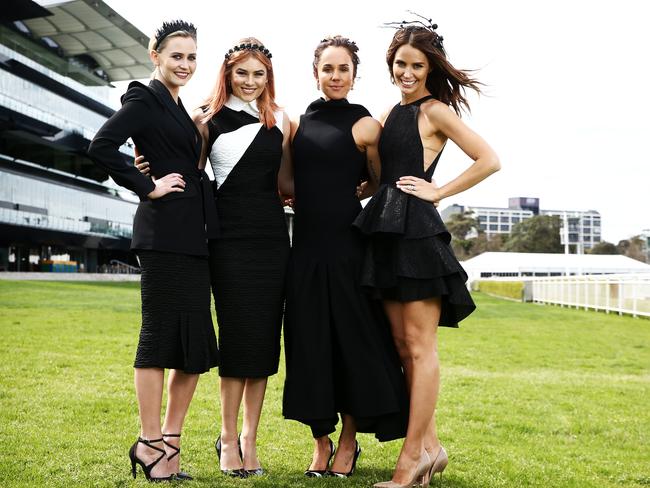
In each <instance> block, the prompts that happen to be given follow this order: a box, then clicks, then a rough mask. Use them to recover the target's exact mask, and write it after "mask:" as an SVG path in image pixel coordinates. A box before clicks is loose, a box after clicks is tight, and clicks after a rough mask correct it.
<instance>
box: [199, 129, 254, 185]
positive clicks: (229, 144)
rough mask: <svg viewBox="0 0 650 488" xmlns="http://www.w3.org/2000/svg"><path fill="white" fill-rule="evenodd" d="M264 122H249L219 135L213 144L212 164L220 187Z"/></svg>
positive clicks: (211, 152)
mask: <svg viewBox="0 0 650 488" xmlns="http://www.w3.org/2000/svg"><path fill="white" fill-rule="evenodd" d="M261 127H262V124H260V123H253V124H247V125H244V126H242V127H240V128H239V129H237V130H235V131H232V132H226V133H225V134H221V135H219V137H217V140H216V141H214V144H212V150H211V151H210V164H211V165H212V172H213V173H214V179H215V181H216V183H217V188H219V187H220V186H221V185H223V183H224V182H225V181H226V178H228V175H229V174H230V172H231V171H232V169H233V168H234V167H235V165H236V164H237V163H238V162H239V160H240V159H241V157H242V156H243V155H244V153H245V152H246V150H247V149H248V147H249V146H250V145H251V143H252V142H253V139H255V136H257V133H258V132H259V131H260V128H261Z"/></svg>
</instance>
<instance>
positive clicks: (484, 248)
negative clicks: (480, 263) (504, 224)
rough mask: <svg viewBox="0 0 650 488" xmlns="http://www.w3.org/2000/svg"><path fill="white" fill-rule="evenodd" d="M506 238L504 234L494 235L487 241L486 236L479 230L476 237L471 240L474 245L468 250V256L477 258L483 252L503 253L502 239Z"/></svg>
mask: <svg viewBox="0 0 650 488" xmlns="http://www.w3.org/2000/svg"><path fill="white" fill-rule="evenodd" d="M504 236H505V237H506V239H507V238H508V236H507V235H506V234H494V235H493V236H492V237H490V238H489V239H488V236H487V235H486V234H485V232H483V231H482V230H479V234H478V237H476V238H475V239H473V241H474V244H473V245H472V248H471V250H470V256H469V257H474V256H478V255H479V254H481V253H484V252H500V251H503V250H504V249H503V246H504V239H503V237H504Z"/></svg>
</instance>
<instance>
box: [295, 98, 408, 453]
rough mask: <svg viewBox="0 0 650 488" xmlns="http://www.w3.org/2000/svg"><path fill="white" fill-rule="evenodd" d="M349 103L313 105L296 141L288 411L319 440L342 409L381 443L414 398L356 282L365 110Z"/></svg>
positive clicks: (400, 424)
mask: <svg viewBox="0 0 650 488" xmlns="http://www.w3.org/2000/svg"><path fill="white" fill-rule="evenodd" d="M369 115H370V114H369V113H368V111H367V110H366V109H365V108H364V107H362V106H360V105H354V104H349V103H348V102H347V100H330V101H325V100H323V99H320V100H317V101H315V102H313V103H312V104H311V105H310V106H309V107H308V109H307V112H306V113H305V114H304V115H303V116H302V117H301V119H300V126H299V128H298V131H297V133H296V135H295V138H294V141H293V148H294V168H295V193H296V204H295V209H294V210H295V221H294V231H293V247H292V254H291V259H290V261H289V272H288V277H287V305H286V315H285V323H284V337H285V350H286V351H285V352H286V363H287V375H286V381H285V387H284V403H283V414H284V416H285V417H286V418H288V419H294V420H298V421H300V422H303V423H305V424H307V425H309V426H310V427H311V429H312V433H313V435H314V437H320V436H322V435H326V434H329V433H331V432H333V431H334V429H335V425H336V423H337V421H338V413H346V414H350V415H352V416H353V417H355V420H356V422H357V427H358V429H359V431H360V432H372V433H375V435H376V437H377V438H378V439H379V440H390V439H395V438H399V437H403V436H404V435H405V431H406V424H407V417H408V399H407V393H406V387H405V383H404V377H403V375H402V372H401V369H400V363H399V358H398V356H397V353H396V351H395V348H394V346H393V344H392V340H391V338H390V331H389V326H388V323H387V320H386V317H385V316H384V314H383V311H382V310H381V308H380V306H379V303H378V302H375V303H373V302H372V301H371V300H369V299H368V298H367V296H366V295H365V293H364V292H363V289H362V288H361V286H360V282H359V273H360V270H361V264H362V259H363V242H362V236H361V235H360V233H359V232H358V231H356V229H353V228H352V226H351V224H352V221H353V220H354V219H355V217H356V216H357V215H358V213H359V211H360V210H361V204H360V203H359V199H358V198H357V196H356V187H357V185H358V183H359V180H360V178H361V177H362V174H363V173H364V171H365V167H366V159H365V155H364V154H363V153H361V152H360V151H359V150H358V149H357V146H356V145H355V142H354V139H353V137H352V126H353V125H354V124H355V123H356V122H357V121H358V120H359V119H360V118H362V117H365V116H369Z"/></svg>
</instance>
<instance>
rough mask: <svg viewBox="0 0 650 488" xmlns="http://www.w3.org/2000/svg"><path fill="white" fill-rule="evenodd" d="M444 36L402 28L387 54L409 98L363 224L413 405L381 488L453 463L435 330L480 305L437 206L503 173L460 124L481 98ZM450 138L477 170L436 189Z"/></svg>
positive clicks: (388, 136)
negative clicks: (443, 440)
mask: <svg viewBox="0 0 650 488" xmlns="http://www.w3.org/2000/svg"><path fill="white" fill-rule="evenodd" d="M436 28H437V26H436V25H435V24H430V22H429V23H425V24H423V23H421V22H419V21H416V22H413V23H410V24H409V23H407V25H402V26H400V28H399V29H398V31H397V32H396V33H395V36H394V37H393V40H392V42H391V44H390V46H389V48H388V52H387V55H386V61H387V63H388V68H389V71H390V75H391V80H392V81H393V83H394V84H395V85H397V86H398V87H399V89H400V91H401V98H402V99H401V102H400V103H398V104H397V105H395V106H394V107H393V108H392V109H391V110H390V112H389V113H388V114H387V117H385V121H384V129H383V132H382V136H381V139H380V142H379V153H380V156H381V161H382V174H381V186H380V188H379V190H378V191H377V192H376V193H375V195H374V197H373V198H372V200H371V201H370V202H369V203H368V205H367V206H366V208H365V209H364V210H363V212H362V213H361V214H360V215H359V217H357V219H356V221H355V225H356V226H358V227H359V228H360V229H361V230H362V231H364V232H365V233H367V234H370V235H371V236H372V238H371V243H370V246H369V248H368V252H367V254H366V260H365V263H364V270H363V284H364V285H366V286H368V287H370V288H371V290H372V291H373V293H374V294H375V296H376V297H377V298H381V299H383V303H384V308H385V310H386V313H387V315H388V317H389V319H390V322H391V328H392V333H393V339H394V342H395V345H396V347H397V350H398V352H399V355H400V357H401V360H402V365H403V367H404V372H405V374H406V379H407V383H408V386H409V392H410V400H411V403H410V413H409V425H408V431H407V434H406V439H405V440H404V444H403V446H402V450H401V453H400V456H399V459H398V461H397V467H396V468H395V472H394V473H393V478H392V481H388V482H383V483H377V484H375V486H376V487H386V488H396V487H401V486H404V487H410V486H412V485H413V484H416V483H419V484H421V485H422V486H426V485H428V484H429V481H430V479H431V476H432V475H433V474H435V473H442V471H443V470H444V469H445V467H446V465H447V454H446V452H445V450H444V448H443V447H442V446H441V445H440V441H439V440H438V437H437V434H436V430H435V420H434V412H435V406H436V402H437V400H438V391H439V385H440V366H439V361H438V352H437V328H438V326H447V327H458V322H459V321H460V320H462V319H464V318H465V317H467V315H469V314H470V313H471V312H472V311H473V310H474V308H475V306H474V302H473V301H472V298H471V297H470V295H469V293H468V291H467V288H466V286H465V281H466V280H467V275H466V274H465V272H464V270H463V268H462V267H461V266H460V264H459V263H458V261H457V260H456V257H455V256H454V253H453V251H452V250H451V247H450V246H449V242H450V235H449V232H447V229H446V228H445V226H444V224H443V222H442V220H441V218H440V215H439V214H438V212H437V210H436V208H435V207H436V206H437V205H438V203H439V202H440V200H442V199H443V198H447V197H449V196H452V195H455V194H457V193H460V192H462V191H464V190H467V189H468V188H471V187H472V186H474V185H476V184H477V183H479V182H480V181H482V180H483V179H485V178H486V177H488V176H489V175H490V174H492V173H494V172H495V171H497V170H498V169H499V168H500V165H499V159H498V157H497V155H496V154H495V152H494V151H493V150H492V149H491V148H490V146H489V145H488V144H487V143H486V142H485V141H484V140H483V139H482V138H481V137H480V136H479V135H478V134H476V133H475V132H473V131H472V130H471V129H469V128H468V127H467V126H466V125H465V124H464V123H463V122H462V121H461V119H460V118H459V115H460V113H461V109H462V108H466V109H468V108H469V106H468V103H467V100H466V99H465V96H464V90H465V89H466V88H470V89H473V90H475V91H477V92H480V90H479V87H478V83H477V81H476V80H474V79H472V78H471V77H470V76H469V75H468V74H467V73H466V72H464V71H461V70H457V69H456V68H454V67H453V66H452V65H451V64H450V63H449V61H448V60H447V58H446V54H445V50H444V48H443V45H442V37H440V36H439V35H438V34H437V33H436V32H435V29H436ZM450 108H451V109H450ZM449 139H451V140H452V141H453V142H454V143H455V144H456V145H458V147H460V148H461V149H462V150H463V151H464V152H465V154H467V155H468V156H469V157H470V158H471V159H472V160H473V161H474V162H473V164H472V165H471V166H470V167H469V168H468V169H467V170H465V171H464V172H463V173H461V174H460V175H459V176H458V177H457V178H455V179H453V180H452V181H450V182H449V183H447V184H445V185H443V186H441V187H437V186H436V184H435V183H434V182H433V181H432V175H433V171H434V170H435V168H436V165H437V163H438V160H439V158H440V154H441V153H442V150H443V148H444V146H445V144H446V143H447V141H448V140H449Z"/></svg>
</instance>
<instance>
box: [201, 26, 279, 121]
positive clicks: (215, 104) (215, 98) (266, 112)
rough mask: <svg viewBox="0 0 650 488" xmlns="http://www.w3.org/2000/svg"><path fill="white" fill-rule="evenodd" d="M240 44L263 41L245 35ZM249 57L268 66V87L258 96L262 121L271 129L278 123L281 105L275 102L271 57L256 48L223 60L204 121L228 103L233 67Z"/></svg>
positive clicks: (259, 44) (205, 104)
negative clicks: (276, 118)
mask: <svg viewBox="0 0 650 488" xmlns="http://www.w3.org/2000/svg"><path fill="white" fill-rule="evenodd" d="M240 44H257V45H258V46H261V45H262V43H261V42H260V41H258V40H257V39H255V38H254V37H245V38H243V39H241V40H240V41H239V42H238V43H237V45H240ZM249 57H253V58H255V59H257V60H258V61H259V62H260V63H262V64H263V65H264V67H265V68H266V78H267V81H268V83H267V85H266V88H264V90H263V91H262V93H261V94H260V96H259V97H258V98H257V108H258V110H259V111H260V122H262V124H264V126H265V127H266V128H267V129H271V128H272V127H273V126H274V125H275V124H276V122H277V121H276V120H275V114H274V112H276V111H278V110H279V109H280V107H279V106H278V105H277V104H276V103H275V81H274V80H275V78H274V76H273V64H271V60H270V59H269V58H267V57H266V56H265V55H264V54H262V53H261V52H260V51H258V50H256V49H244V50H241V51H235V52H233V53H232V54H231V55H230V56H228V57H227V58H226V59H224V60H223V64H222V65H221V70H220V71H219V76H218V77H217V83H216V85H215V87H214V89H213V90H212V94H211V95H210V96H209V97H208V99H207V100H206V101H205V103H204V104H203V106H204V107H206V109H205V111H204V116H203V119H202V120H203V121H204V122H207V121H208V120H210V119H211V118H212V117H213V116H214V114H216V113H217V112H218V111H219V110H221V109H222V108H223V106H224V105H225V104H226V101H227V100H228V97H229V96H230V94H231V93H232V88H231V87H230V75H231V74H232V70H233V67H234V66H235V65H236V64H238V63H241V62H243V61H245V60H246V59H248V58H249Z"/></svg>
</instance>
